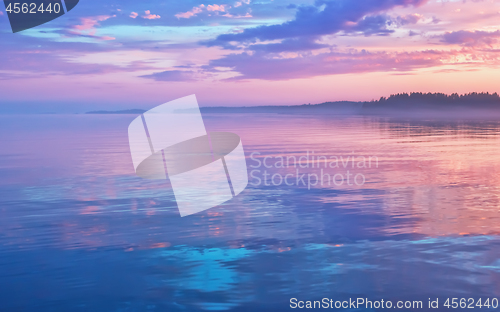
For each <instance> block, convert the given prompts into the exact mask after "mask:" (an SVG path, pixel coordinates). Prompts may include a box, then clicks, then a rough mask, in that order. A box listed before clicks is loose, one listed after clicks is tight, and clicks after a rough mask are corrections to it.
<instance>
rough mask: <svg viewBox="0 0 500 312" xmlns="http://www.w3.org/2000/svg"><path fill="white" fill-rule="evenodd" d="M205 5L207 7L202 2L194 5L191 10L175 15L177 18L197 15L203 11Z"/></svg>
mask: <svg viewBox="0 0 500 312" xmlns="http://www.w3.org/2000/svg"><path fill="white" fill-rule="evenodd" d="M204 7H205V5H204V4H200V5H199V6H197V7H194V8H193V9H192V10H191V11H187V12H184V13H177V14H175V17H177V18H191V17H193V16H196V15H198V14H200V13H201V12H203V8H204Z"/></svg>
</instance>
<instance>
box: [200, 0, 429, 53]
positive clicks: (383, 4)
mask: <svg viewBox="0 0 500 312" xmlns="http://www.w3.org/2000/svg"><path fill="white" fill-rule="evenodd" d="M426 2H427V0H356V1H352V0H339V1H332V0H317V1H316V3H315V5H307V6H300V7H298V9H297V13H296V15H295V19H293V20H291V21H288V22H285V23H283V24H277V25H270V26H259V27H255V28H248V29H245V30H244V31H243V32H241V33H237V34H223V35H219V36H218V37H217V38H216V39H214V40H211V41H208V42H205V43H204V44H205V45H207V46H222V47H227V46H228V44H229V43H230V42H240V43H255V42H257V41H258V40H260V41H267V40H282V39H290V38H299V37H309V38H312V39H315V38H318V37H319V36H322V35H327V34H335V33H339V32H341V31H346V32H353V31H359V32H362V33H365V35H370V34H387V33H388V32H390V31H389V30H387V29H386V28H385V26H386V24H387V23H388V20H387V19H384V16H383V15H379V16H374V17H369V16H368V15H376V14H379V13H380V12H384V11H387V10H389V9H392V8H394V7H397V6H410V5H413V6H420V5H422V4H425V3H426Z"/></svg>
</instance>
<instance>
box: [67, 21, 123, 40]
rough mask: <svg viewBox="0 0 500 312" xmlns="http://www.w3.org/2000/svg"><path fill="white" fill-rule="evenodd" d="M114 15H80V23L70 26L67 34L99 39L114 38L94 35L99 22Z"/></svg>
mask: <svg viewBox="0 0 500 312" xmlns="http://www.w3.org/2000/svg"><path fill="white" fill-rule="evenodd" d="M115 16H116V15H112V16H111V15H99V16H93V17H82V18H80V24H79V25H74V26H73V27H72V28H70V29H69V30H68V33H69V34H73V35H79V36H83V37H92V38H96V39H100V40H114V39H115V38H113V37H109V36H102V37H99V36H96V35H95V34H96V32H97V29H96V27H97V26H99V25H100V24H99V22H103V21H106V20H108V19H110V18H112V17H115Z"/></svg>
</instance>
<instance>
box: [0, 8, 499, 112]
mask: <svg viewBox="0 0 500 312" xmlns="http://www.w3.org/2000/svg"><path fill="white" fill-rule="evenodd" d="M0 8H1V9H2V10H0V81H1V84H0V113H2V112H3V113H5V112H28V113H29V112H68V113H71V112H85V111H88V110H95V109H106V110H118V109H129V108H144V109H147V108H151V107H154V106H156V105H159V104H162V103H165V102H167V101H170V100H173V99H176V98H179V97H183V96H187V95H191V94H196V96H197V97H198V101H199V103H200V106H250V105H298V104H307V103H321V102H325V101H339V100H350V101H365V100H367V101H369V100H372V99H378V98H380V97H381V96H388V95H390V94H393V93H400V92H443V93H454V92H457V93H468V92H500V83H499V81H500V67H499V65H500V0H499V1H497V0H483V1H481V0H460V1H453V0H448V1H445V0H439V1H437V0H261V1H259V0H213V2H206V1H198V0H183V1H173V0H167V1H152V0H141V1H130V0H119V1H118V0H99V1H97V0H80V3H79V4H78V5H77V6H76V7H75V8H74V9H73V10H72V11H70V12H68V13H67V14H66V15H64V16H62V17H60V18H58V19H55V20H53V21H51V22H48V23H46V24H43V25H40V26H38V27H35V28H32V29H29V30H25V31H22V32H18V33H12V31H11V28H10V25H9V22H8V17H7V14H6V12H5V10H4V7H3V6H1V7H0Z"/></svg>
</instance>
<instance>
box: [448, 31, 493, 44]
mask: <svg viewBox="0 0 500 312" xmlns="http://www.w3.org/2000/svg"><path fill="white" fill-rule="evenodd" d="M498 37H500V30H497V31H493V32H487V31H480V30H476V31H468V30H459V31H452V32H447V33H445V34H444V35H443V36H442V37H441V42H442V43H445V44H459V45H462V46H466V47H475V46H484V45H487V46H491V45H492V44H494V43H496V42H497V41H498Z"/></svg>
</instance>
